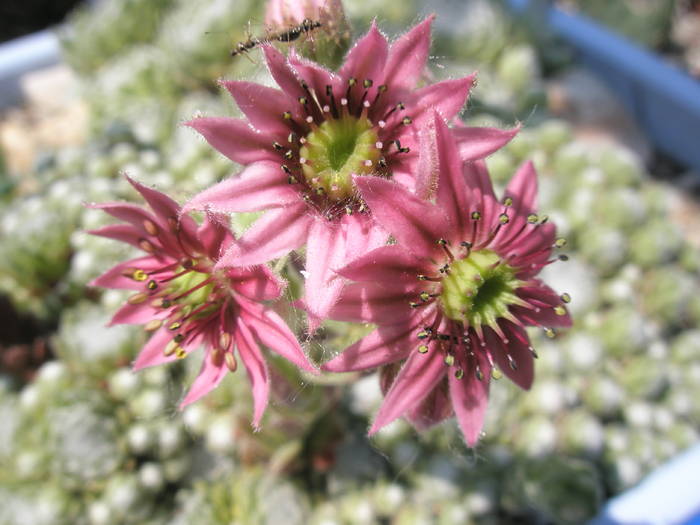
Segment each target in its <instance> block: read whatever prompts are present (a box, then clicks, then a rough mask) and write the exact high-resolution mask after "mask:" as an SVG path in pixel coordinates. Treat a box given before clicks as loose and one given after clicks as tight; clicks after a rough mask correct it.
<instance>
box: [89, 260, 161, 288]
mask: <svg viewBox="0 0 700 525" xmlns="http://www.w3.org/2000/svg"><path fill="white" fill-rule="evenodd" d="M163 264H164V263H163V261H162V260H159V259H156V258H155V257H153V256H151V255H147V256H145V257H138V258H136V259H130V260H128V261H125V262H123V263H119V264H117V265H116V266H114V267H112V268H110V269H109V270H107V271H106V272H105V273H103V274H102V275H100V276H99V277H97V278H96V279H94V280H93V281H91V282H90V284H88V286H100V287H102V288H115V289H118V290H143V289H144V283H143V282H141V281H136V280H134V279H132V278H131V277H127V276H125V275H124V273H125V272H128V271H132V272H133V271H134V270H143V271H144V272H146V273H148V272H150V271H152V270H154V269H157V268H161V267H162V266H163ZM166 264H167V263H166Z"/></svg>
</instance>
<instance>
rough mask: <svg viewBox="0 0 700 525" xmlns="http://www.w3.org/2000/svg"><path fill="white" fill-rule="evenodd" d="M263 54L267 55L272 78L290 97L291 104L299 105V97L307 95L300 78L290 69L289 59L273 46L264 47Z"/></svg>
mask: <svg viewBox="0 0 700 525" xmlns="http://www.w3.org/2000/svg"><path fill="white" fill-rule="evenodd" d="M263 53H264V54H265V60H266V61H267V67H268V69H269V70H270V74H271V75H272V78H274V79H275V82H277V85H278V86H279V87H280V88H282V91H283V92H284V93H285V94H286V95H287V96H288V97H289V101H290V104H296V105H298V104H299V102H298V100H299V97H305V96H307V94H306V91H304V88H302V87H301V84H300V83H299V78H298V77H297V75H296V73H295V72H294V71H293V70H292V68H291V67H290V65H289V62H288V61H287V58H286V57H285V56H284V55H283V54H282V53H280V52H279V51H277V50H276V49H275V48H274V47H273V46H271V45H265V46H263ZM291 107H294V106H291ZM290 111H291V110H290Z"/></svg>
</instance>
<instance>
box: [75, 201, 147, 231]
mask: <svg viewBox="0 0 700 525" xmlns="http://www.w3.org/2000/svg"><path fill="white" fill-rule="evenodd" d="M88 207H90V208H92V209H96V210H102V211H104V212H105V213H108V214H110V215H111V216H112V217H115V218H117V219H119V220H122V221H125V222H128V223H129V224H131V225H132V226H134V227H135V228H136V229H137V230H138V231H140V232H141V233H142V235H144V236H145V235H147V232H146V230H145V228H144V221H149V222H158V221H157V220H156V218H155V217H154V216H153V215H152V214H150V213H148V212H147V211H146V210H144V209H143V208H142V207H141V206H139V205H138V204H132V203H130V202H104V203H94V204H89V205H88Z"/></svg>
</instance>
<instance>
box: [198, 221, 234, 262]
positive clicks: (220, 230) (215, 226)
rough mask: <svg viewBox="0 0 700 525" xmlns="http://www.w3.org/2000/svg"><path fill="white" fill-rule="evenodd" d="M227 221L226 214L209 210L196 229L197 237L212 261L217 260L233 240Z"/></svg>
mask: <svg viewBox="0 0 700 525" xmlns="http://www.w3.org/2000/svg"><path fill="white" fill-rule="evenodd" d="M228 222H229V219H228V216H226V215H222V214H218V213H212V212H209V213H207V214H206V215H205V217H204V222H203V223H202V225H201V226H200V227H199V228H198V229H197V238H198V239H199V240H200V242H201V243H202V246H203V247H204V250H205V251H206V253H207V255H208V256H209V257H211V258H212V260H214V261H216V260H218V259H219V257H220V256H221V254H222V253H224V251H226V249H227V248H228V247H229V246H230V245H231V243H232V242H233V235H232V234H231V231H230V230H229V229H228V226H227V223H228Z"/></svg>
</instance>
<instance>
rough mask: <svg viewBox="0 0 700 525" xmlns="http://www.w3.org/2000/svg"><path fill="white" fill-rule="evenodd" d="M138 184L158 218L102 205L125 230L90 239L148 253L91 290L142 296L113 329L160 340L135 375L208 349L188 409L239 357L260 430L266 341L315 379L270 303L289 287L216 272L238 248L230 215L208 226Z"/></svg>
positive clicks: (262, 277) (248, 274) (258, 275)
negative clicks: (135, 327)
mask: <svg viewBox="0 0 700 525" xmlns="http://www.w3.org/2000/svg"><path fill="white" fill-rule="evenodd" d="M129 182H131V184H132V185H133V186H134V188H136V190H137V191H138V192H139V193H140V194H141V195H142V196H143V197H144V199H145V200H146V202H148V204H149V206H150V208H151V210H150V211H149V210H148V209H145V208H143V207H141V206H138V205H135V204H130V203H124V202H119V203H107V204H93V205H91V207H94V208H98V209H101V210H104V211H105V212H107V213H109V214H110V215H112V216H114V217H116V218H117V219H120V220H121V221H123V223H119V224H111V225H108V226H104V227H102V228H100V229H97V230H93V231H91V232H90V233H92V234H95V235H101V236H103V237H108V238H111V239H116V240H119V241H122V242H126V243H128V244H131V245H133V246H135V247H137V248H139V249H141V250H143V251H144V252H145V253H146V255H145V256H143V257H138V258H136V259H131V260H128V261H125V262H123V263H120V264H118V265H116V266H115V267H113V268H112V269H110V270H108V271H107V272H106V273H104V274H103V275H101V276H100V277H98V278H97V279H95V280H94V281H93V282H92V283H91V285H93V286H102V287H106V288H117V289H126V290H133V291H134V294H133V295H131V296H130V297H129V299H128V300H127V302H126V304H125V305H124V306H122V307H121V308H120V309H119V311H117V313H116V314H115V315H114V317H113V319H112V324H143V325H144V326H145V330H147V331H148V332H154V333H153V335H152V336H151V338H150V339H149V341H148V342H147V343H146V345H145V346H144V347H143V349H142V350H141V352H140V353H139V355H138V357H137V358H136V360H135V361H134V364H133V366H134V369H135V370H140V369H141V368H144V367H147V366H153V365H159V364H162V363H166V362H169V361H173V360H175V359H181V358H185V357H187V355H188V354H189V353H191V352H192V351H194V350H196V349H197V348H198V347H200V346H201V347H203V348H204V354H205V355H204V360H203V362H202V368H201V371H200V373H199V375H198V376H197V378H196V379H195V381H194V383H193V384H192V386H191V388H190V390H189V392H188V393H187V395H186V396H185V398H184V400H183V401H182V404H181V407H182V406H185V405H187V404H189V403H192V402H193V401H196V400H197V399H199V398H201V397H202V396H204V395H206V394H207V393H209V392H210V391H211V390H212V389H214V388H215V387H216V386H217V385H218V384H219V383H220V382H221V380H222V379H223V378H224V376H225V375H226V373H227V372H228V371H231V372H233V371H235V370H236V368H237V359H236V357H235V354H236V352H237V354H238V356H239V358H240V360H241V361H242V362H243V365H244V367H245V369H246V371H247V372H248V378H249V379H250V382H251V385H252V389H253V399H254V405H255V406H254V414H253V425H254V426H255V427H258V426H259V424H260V419H261V418H262V415H263V412H264V410H265V407H266V405H267V400H268V394H269V388H270V386H269V383H270V379H269V373H268V370H267V365H266V363H265V359H264V357H263V354H262V352H261V350H260V347H259V342H262V343H263V344H265V345H266V346H267V347H269V348H270V349H271V350H273V351H275V352H277V353H278V354H280V355H281V356H283V357H285V358H286V359H288V360H289V361H291V362H292V363H294V364H295V365H297V366H299V367H300V368H302V369H304V370H307V371H310V372H314V371H315V368H314V367H313V366H312V365H311V364H310V363H309V361H308V360H307V358H306V356H305V355H304V351H303V350H302V348H301V346H300V345H299V343H298V341H297V339H296V337H295V336H294V334H293V333H292V331H291V330H290V329H289V327H288V326H287V324H286V323H285V322H284V320H282V318H281V317H280V316H279V315H277V314H276V313H275V312H274V311H273V310H272V309H270V308H268V307H267V306H266V305H265V304H264V301H269V300H274V299H277V298H279V297H280V295H281V293H282V290H283V284H282V283H281V282H280V280H279V279H278V278H277V277H276V276H275V275H274V274H273V273H272V272H270V271H269V270H268V269H267V268H266V267H265V266H244V267H242V266H237V265H233V264H229V265H228V266H227V267H226V268H224V269H216V265H217V263H218V261H219V257H220V255H221V254H222V253H223V252H224V251H226V250H228V249H230V248H231V246H233V245H234V244H235V240H234V237H233V235H232V233H231V232H230V231H229V230H228V228H227V227H225V226H223V223H222V220H221V219H222V217H216V216H212V215H210V216H207V217H206V218H205V220H204V222H203V224H202V225H201V226H198V225H197V223H196V222H195V221H194V220H193V219H192V218H191V217H189V216H188V215H186V214H185V215H183V214H182V210H181V208H180V206H179V205H178V204H177V203H176V202H174V201H173V200H171V199H170V198H169V197H167V196H166V195H164V194H163V193H160V192H158V191H156V190H153V189H151V188H148V187H146V186H143V185H141V184H139V183H138V182H136V181H134V180H132V179H129Z"/></svg>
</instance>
